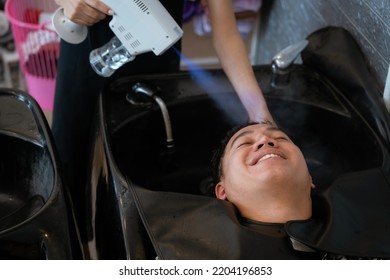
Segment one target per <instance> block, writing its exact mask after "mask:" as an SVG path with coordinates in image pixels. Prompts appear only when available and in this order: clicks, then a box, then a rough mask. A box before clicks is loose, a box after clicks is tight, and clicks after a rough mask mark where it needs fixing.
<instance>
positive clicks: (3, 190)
mask: <svg viewBox="0 0 390 280" xmlns="http://www.w3.org/2000/svg"><path fill="white" fill-rule="evenodd" d="M0 154H1V157H0V259H74V258H81V257H82V252H81V248H80V247H79V240H78V237H77V233H76V225H75V223H74V220H73V215H72V211H71V208H70V205H69V204H68V199H67V198H66V196H65V191H64V189H63V184H62V181H61V180H62V178H61V172H60V171H59V168H58V164H57V160H56V156H55V151H54V148H53V145H52V140H51V135H50V132H49V129H48V125H47V123H46V120H45V119H44V117H43V113H42V111H41V109H40V108H39V106H38V105H37V103H36V102H35V100H33V99H32V98H31V97H30V96H29V95H28V94H27V93H24V92H22V91H18V90H11V89H1V90H0Z"/></svg>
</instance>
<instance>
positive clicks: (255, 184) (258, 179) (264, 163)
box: [216, 124, 312, 209]
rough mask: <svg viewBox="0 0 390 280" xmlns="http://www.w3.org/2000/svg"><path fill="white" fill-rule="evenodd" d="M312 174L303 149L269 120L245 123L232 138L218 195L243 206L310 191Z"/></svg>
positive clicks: (223, 159)
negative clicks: (268, 121) (260, 122)
mask: <svg viewBox="0 0 390 280" xmlns="http://www.w3.org/2000/svg"><path fill="white" fill-rule="evenodd" d="M311 185H312V184H311V177H310V174H309V171H308V168H307V164H306V161H305V159H304V157H303V154H302V152H301V151H300V149H299V148H298V147H297V146H296V145H295V144H294V143H293V142H292V141H291V139H290V138H289V137H288V136H287V135H286V134H285V133H284V132H282V131H280V130H279V129H277V128H276V127H274V126H272V125H269V124H255V125H250V126H247V127H244V128H243V129H241V130H239V131H238V132H236V133H235V134H234V135H233V137H231V138H230V140H229V142H228V144H227V146H226V148H225V153H224V156H223V158H222V176H221V179H220V182H219V183H218V184H217V186H216V196H217V197H218V198H219V199H227V200H229V201H230V202H232V203H233V204H235V205H236V206H237V207H238V208H239V209H240V208H241V209H243V208H245V207H246V206H245V205H248V204H250V203H252V202H253V203H258V202H261V201H264V203H265V202H272V200H273V199H275V198H277V200H279V199H280V201H282V200H283V199H289V197H291V199H294V196H296V195H298V196H299V195H302V196H306V195H307V194H310V189H311Z"/></svg>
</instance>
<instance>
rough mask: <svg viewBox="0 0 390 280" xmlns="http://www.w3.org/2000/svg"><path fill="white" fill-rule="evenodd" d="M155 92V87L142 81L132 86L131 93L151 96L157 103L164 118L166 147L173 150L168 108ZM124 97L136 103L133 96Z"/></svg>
mask: <svg viewBox="0 0 390 280" xmlns="http://www.w3.org/2000/svg"><path fill="white" fill-rule="evenodd" d="M156 93H157V89H155V88H152V87H150V86H149V85H147V84H144V83H136V84H135V85H134V86H133V87H132V94H141V95H143V96H146V97H148V98H153V99H154V101H155V102H156V103H157V105H158V106H159V107H160V110H161V113H162V116H163V119H164V126H165V132H166V145H167V148H168V149H169V150H173V149H174V147H175V144H174V140H173V133H172V126H171V120H170V117H169V113H168V109H167V106H166V105H165V102H164V101H163V100H162V98H161V97H159V96H158V95H157V94H156ZM130 94H131V93H130ZM126 98H127V100H128V101H129V102H131V103H132V104H136V102H135V101H134V98H131V97H130V96H127V97H126Z"/></svg>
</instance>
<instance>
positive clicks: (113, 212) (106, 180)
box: [88, 65, 389, 259]
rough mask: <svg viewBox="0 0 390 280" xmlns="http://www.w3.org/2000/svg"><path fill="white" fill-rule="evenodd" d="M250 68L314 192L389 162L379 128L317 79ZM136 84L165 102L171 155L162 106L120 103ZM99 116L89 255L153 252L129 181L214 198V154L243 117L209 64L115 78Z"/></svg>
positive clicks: (295, 69) (299, 70) (307, 72)
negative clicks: (285, 77) (278, 82)
mask: <svg viewBox="0 0 390 280" xmlns="http://www.w3.org/2000/svg"><path fill="white" fill-rule="evenodd" d="M254 70H255V74H256V77H257V79H258V82H259V84H260V85H261V87H262V89H263V91H264V95H265V97H266V99H267V103H268V105H269V108H270V110H271V113H272V114H273V116H274V118H275V120H276V122H277V123H278V125H279V127H280V128H281V129H282V130H284V131H285V132H286V133H287V134H288V135H289V136H290V137H291V139H292V140H293V141H294V142H295V143H296V144H297V145H298V146H300V147H301V149H302V151H303V154H304V156H305V158H306V160H307V164H308V166H309V169H310V172H311V175H312V177H313V181H314V183H315V184H316V186H317V188H316V191H323V190H326V188H327V187H328V186H329V185H330V184H331V183H332V182H333V181H334V180H335V179H336V178H337V177H338V176H340V175H342V174H345V173H348V172H353V171H359V170H365V169H369V168H373V167H378V166H385V167H386V166H388V153H389V151H388V148H389V147H387V145H386V144H385V142H384V141H383V136H382V135H381V131H380V129H378V128H377V127H375V125H372V124H371V123H370V122H368V121H366V119H365V117H364V116H363V115H362V114H361V113H360V111H359V110H360V109H359V104H352V103H351V102H350V99H349V98H348V96H346V95H345V94H344V93H343V92H341V91H340V90H338V88H337V87H336V86H335V85H334V84H332V83H331V82H330V81H329V80H328V79H327V78H326V77H325V76H324V75H321V74H320V73H318V72H317V71H315V70H313V69H310V68H307V67H305V66H304V65H293V66H292V68H291V76H290V82H289V84H288V85H284V86H281V87H274V86H271V83H270V81H271V76H272V73H271V67H270V65H261V66H255V67H254ZM139 82H142V83H144V84H148V85H150V86H152V87H154V88H156V89H158V93H157V94H158V95H159V96H160V97H161V98H162V99H163V100H164V102H165V104H166V105H167V108H168V111H169V115H170V120H171V125H172V133H173V138H174V141H175V151H174V152H171V151H169V150H167V148H166V141H165V140H166V133H165V127H164V122H163V119H162V115H161V110H160V108H159V107H158V106H157V105H156V104H153V103H152V104H148V106H146V107H145V106H140V105H139V104H138V105H133V104H130V103H129V102H127V99H126V97H127V96H128V94H129V93H130V94H131V91H132V87H133V85H134V84H136V83H139ZM362 102H365V101H364V100H362ZM97 119H98V121H97V126H96V129H95V134H94V145H93V150H94V153H93V156H92V161H91V164H92V165H93V166H94V170H93V172H92V174H91V183H90V186H89V191H88V192H89V198H90V201H89V203H88V204H89V205H90V207H91V208H90V213H91V217H89V219H88V220H90V221H93V222H92V223H90V224H89V228H90V236H91V240H90V241H91V242H92V243H93V245H92V246H91V248H93V251H94V252H95V257H96V258H102V259H108V258H130V259H131V258H132V259H134V258H153V257H154V255H153V254H154V252H153V249H151V244H150V242H149V241H148V240H147V234H146V232H145V229H144V228H143V226H142V223H141V222H140V220H139V217H138V213H137V209H136V206H135V203H134V201H133V197H132V195H131V192H130V191H129V187H130V186H131V185H135V186H138V187H141V188H145V189H150V190H154V191H162V192H179V193H186V194H195V195H207V196H210V195H212V194H213V185H212V183H211V177H210V164H209V162H210V159H211V155H212V151H213V150H214V149H215V148H217V147H218V144H219V142H220V140H221V138H222V137H223V136H224V135H225V133H226V131H227V130H228V129H229V128H231V127H233V126H235V125H237V124H241V123H243V122H246V121H247V119H248V117H247V114H246V112H245V110H244V108H243V107H242V106H241V104H240V102H239V100H238V98H237V96H236V94H235V93H234V90H233V88H232V87H231V85H230V83H229V82H228V80H227V78H226V76H225V75H224V74H223V72H222V71H221V70H207V71H204V72H202V73H191V72H179V73H172V74H164V75H148V76H135V77H127V78H123V79H120V80H116V81H114V82H113V83H111V84H110V85H109V86H108V87H107V88H106V89H105V90H104V91H103V92H102V93H101V95H100V101H99V108H98V114H97ZM97 171H98V172H97ZM94 209H95V210H94ZM108 240H109V243H110V246H107V242H108Z"/></svg>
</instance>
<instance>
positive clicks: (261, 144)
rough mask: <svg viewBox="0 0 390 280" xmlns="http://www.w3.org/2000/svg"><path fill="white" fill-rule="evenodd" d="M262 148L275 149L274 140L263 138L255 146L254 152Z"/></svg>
mask: <svg viewBox="0 0 390 280" xmlns="http://www.w3.org/2000/svg"><path fill="white" fill-rule="evenodd" d="M264 146H269V147H277V143H276V141H275V139H272V138H269V137H263V138H262V139H260V140H259V141H258V142H257V143H256V145H255V147H256V150H259V149H261V148H262V147H264Z"/></svg>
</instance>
